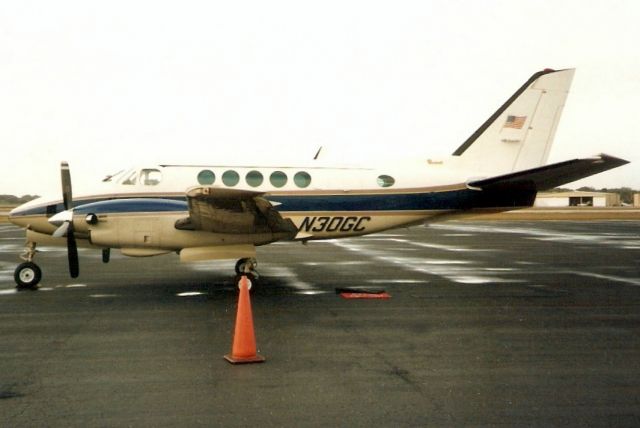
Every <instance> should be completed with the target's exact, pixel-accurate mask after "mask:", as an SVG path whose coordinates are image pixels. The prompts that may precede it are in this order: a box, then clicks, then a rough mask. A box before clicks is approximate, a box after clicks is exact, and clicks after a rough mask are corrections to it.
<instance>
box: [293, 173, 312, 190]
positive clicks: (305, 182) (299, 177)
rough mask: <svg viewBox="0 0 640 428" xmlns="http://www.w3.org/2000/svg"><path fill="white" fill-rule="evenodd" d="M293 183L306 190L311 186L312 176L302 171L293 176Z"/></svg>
mask: <svg viewBox="0 0 640 428" xmlns="http://www.w3.org/2000/svg"><path fill="white" fill-rule="evenodd" d="M293 182H294V183H296V186H298V187H301V188H305V187H307V186H309V184H311V176H310V175H309V174H308V173H306V172H304V171H300V172H298V173H296V175H294V176H293Z"/></svg>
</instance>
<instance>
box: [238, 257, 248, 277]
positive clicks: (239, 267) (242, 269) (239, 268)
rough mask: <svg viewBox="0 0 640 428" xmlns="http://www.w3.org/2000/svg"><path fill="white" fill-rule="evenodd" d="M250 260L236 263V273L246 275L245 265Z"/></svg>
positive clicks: (241, 260)
mask: <svg viewBox="0 0 640 428" xmlns="http://www.w3.org/2000/svg"><path fill="white" fill-rule="evenodd" d="M247 260H249V259H240V260H238V261H237V262H236V273H237V274H238V275H240V274H242V273H244V265H245V264H246V263H247Z"/></svg>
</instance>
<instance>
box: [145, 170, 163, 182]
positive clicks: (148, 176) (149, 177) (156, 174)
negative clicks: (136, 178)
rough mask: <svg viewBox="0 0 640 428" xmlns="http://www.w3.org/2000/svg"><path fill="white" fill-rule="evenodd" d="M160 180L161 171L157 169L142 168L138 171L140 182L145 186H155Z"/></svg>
mask: <svg viewBox="0 0 640 428" xmlns="http://www.w3.org/2000/svg"><path fill="white" fill-rule="evenodd" d="M160 181H162V173H161V172H160V170H157V169H143V170H142V171H141V172H140V182H141V183H142V184H144V185H145V186H157V185H158V184H160Z"/></svg>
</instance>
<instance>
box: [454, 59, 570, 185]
mask: <svg viewBox="0 0 640 428" xmlns="http://www.w3.org/2000/svg"><path fill="white" fill-rule="evenodd" d="M574 71H575V70H574V69H567V70H559V71H555V70H549V69H547V70H544V71H540V72H538V73H535V74H534V75H533V76H531V78H530V79H529V80H527V82H526V83H525V84H524V85H523V86H522V87H521V88H520V89H518V90H517V91H516V92H515V93H514V94H513V95H512V96H511V98H509V99H508V100H507V102H505V103H504V104H503V105H502V107H500V108H499V109H498V110H497V111H496V112H495V113H494V114H493V115H491V117H490V118H489V119H487V121H486V122H485V123H483V124H482V126H481V127H480V128H478V129H477V130H476V132H474V133H473V134H472V135H471V136H470V137H469V138H468V139H467V141H465V142H464V143H463V144H462V145H461V146H460V147H458V149H457V150H456V151H455V152H454V153H453V155H454V156H460V157H461V158H463V159H465V160H469V161H472V162H475V161H477V162H479V163H481V164H484V165H487V164H489V165H490V167H491V169H492V172H495V173H507V172H512V171H521V170H524V169H529V168H535V167H537V166H541V165H544V164H545V163H546V162H547V158H548V157H549V151H550V150H551V144H552V142H553V137H554V135H555V132H556V127H557V126H558V122H559V121H560V114H561V113H562V108H563V107H564V102H565V100H566V98H567V94H568V92H569V87H570V86H571V80H572V79H573V73H574Z"/></svg>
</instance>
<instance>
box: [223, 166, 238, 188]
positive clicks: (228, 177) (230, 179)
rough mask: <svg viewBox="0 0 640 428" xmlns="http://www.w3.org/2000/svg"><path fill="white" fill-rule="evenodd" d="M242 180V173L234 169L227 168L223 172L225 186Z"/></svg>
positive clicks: (233, 184)
mask: <svg viewBox="0 0 640 428" xmlns="http://www.w3.org/2000/svg"><path fill="white" fill-rule="evenodd" d="M239 181H240V175H238V173H237V172H235V171H233V170H231V169H230V170H227V171H225V172H224V174H222V182H223V183H224V184H225V186H229V187H233V186H235V185H236V184H238V182H239Z"/></svg>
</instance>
